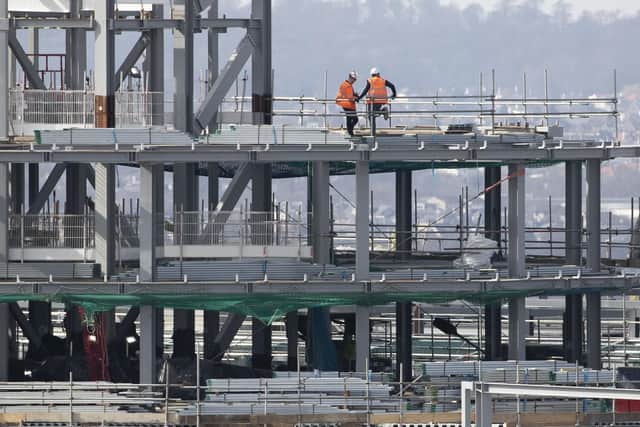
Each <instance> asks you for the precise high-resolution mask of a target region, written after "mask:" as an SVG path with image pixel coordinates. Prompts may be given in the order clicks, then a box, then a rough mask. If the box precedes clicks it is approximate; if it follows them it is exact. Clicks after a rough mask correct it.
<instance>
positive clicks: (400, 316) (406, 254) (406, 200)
mask: <svg viewBox="0 0 640 427" xmlns="http://www.w3.org/2000/svg"><path fill="white" fill-rule="evenodd" d="M411 178H412V177H411V170H408V169H406V170H405V169H398V170H396V236H395V237H396V258H397V259H400V260H403V261H406V260H408V259H409V258H410V257H411V247H412V245H411V242H412V239H411V229H412V215H411V207H412V206H411V193H412V179H411ZM411 308H412V303H411V302H410V301H404V302H396V377H397V378H398V379H399V380H400V381H411V377H412V372H413V369H412V360H413V357H412V356H413V355H412V342H411V340H412V310H411ZM400 367H402V372H400V370H401V368H400Z"/></svg>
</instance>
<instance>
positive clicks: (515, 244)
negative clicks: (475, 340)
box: [508, 163, 527, 360]
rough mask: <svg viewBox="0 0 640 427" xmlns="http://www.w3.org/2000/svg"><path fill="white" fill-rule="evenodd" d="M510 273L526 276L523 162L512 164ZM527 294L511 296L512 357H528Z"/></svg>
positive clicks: (514, 276)
mask: <svg viewBox="0 0 640 427" xmlns="http://www.w3.org/2000/svg"><path fill="white" fill-rule="evenodd" d="M509 176H510V179H509V211H508V215H509V217H508V222H509V235H508V240H509V242H508V248H509V276H510V277H512V278H516V277H524V275H525V271H526V253H525V245H524V239H525V228H524V227H525V214H526V212H525V168H524V165H522V164H520V163H512V164H510V165H509ZM525 307H526V304H525V298H512V299H510V300H509V359H511V360H525V358H526V348H525V336H526V333H527V330H526V323H525V320H526V318H527V317H526V308H525Z"/></svg>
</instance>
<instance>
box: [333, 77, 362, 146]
mask: <svg viewBox="0 0 640 427" xmlns="http://www.w3.org/2000/svg"><path fill="white" fill-rule="evenodd" d="M356 80H358V74H357V73H356V72H355V71H352V72H350V73H349V75H348V76H347V79H346V80H345V81H343V82H342V83H341V84H340V88H339V89H338V93H337V95H336V104H338V105H339V106H340V107H342V110H343V111H344V114H345V117H346V119H347V132H349V135H351V136H353V128H354V127H355V126H356V124H357V123H358V114H357V113H356V102H358V95H357V93H356V91H355V90H354V89H353V84H354V83H355V82H356Z"/></svg>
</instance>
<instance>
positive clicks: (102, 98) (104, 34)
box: [94, 0, 116, 276]
mask: <svg viewBox="0 0 640 427" xmlns="http://www.w3.org/2000/svg"><path fill="white" fill-rule="evenodd" d="M113 17H114V0H104V1H99V2H96V5H95V32H94V34H95V49H94V51H95V54H94V56H95V93H96V101H95V103H96V105H95V112H96V113H95V114H96V120H95V122H96V127H98V128H111V127H115V111H114V108H115V102H114V101H115V100H114V87H113V73H114V72H115V63H114V57H115V35H114V33H113V31H112V30H110V29H109V25H110V23H111V21H112V20H113ZM95 175H96V176H95V227H96V237H95V240H96V262H97V263H98V264H100V266H101V268H102V274H106V275H108V276H110V275H112V274H113V269H114V267H115V238H114V237H115V216H116V212H115V206H116V204H115V193H116V191H115V166H114V165H112V164H100V163H98V164H96V165H95Z"/></svg>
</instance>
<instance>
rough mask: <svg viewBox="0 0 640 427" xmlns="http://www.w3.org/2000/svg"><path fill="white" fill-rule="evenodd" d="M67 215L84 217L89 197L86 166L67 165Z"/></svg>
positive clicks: (78, 164)
mask: <svg viewBox="0 0 640 427" xmlns="http://www.w3.org/2000/svg"><path fill="white" fill-rule="evenodd" d="M66 174H67V179H66V189H67V191H66V197H67V200H66V203H65V210H64V213H65V214H73V215H82V214H83V213H84V205H85V198H86V197H87V177H86V168H85V165H83V164H80V163H71V164H68V165H67V170H66Z"/></svg>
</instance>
